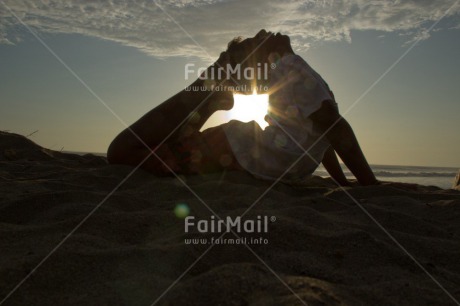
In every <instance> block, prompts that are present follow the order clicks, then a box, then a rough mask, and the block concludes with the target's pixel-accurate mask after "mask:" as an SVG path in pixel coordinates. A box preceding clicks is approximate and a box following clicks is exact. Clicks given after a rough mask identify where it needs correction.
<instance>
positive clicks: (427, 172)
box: [314, 165, 459, 189]
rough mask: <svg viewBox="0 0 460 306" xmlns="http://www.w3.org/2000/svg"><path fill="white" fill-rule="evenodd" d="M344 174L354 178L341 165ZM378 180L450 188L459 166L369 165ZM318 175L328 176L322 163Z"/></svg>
mask: <svg viewBox="0 0 460 306" xmlns="http://www.w3.org/2000/svg"><path fill="white" fill-rule="evenodd" d="M342 168H343V169H344V172H345V175H346V176H347V177H349V178H354V177H353V175H352V174H351V173H350V171H348V169H347V168H346V167H345V166H343V165H342ZM371 168H372V170H373V171H374V173H375V176H376V177H377V179H378V180H381V181H392V182H403V183H414V184H420V185H428V186H437V187H441V188H445V189H448V188H452V184H453V182H454V179H455V176H456V175H457V173H458V171H459V168H447V167H420V166H389V165H371ZM314 174H315V175H319V176H323V177H325V176H329V175H328V173H327V172H326V169H324V167H323V166H322V165H320V166H319V167H318V169H317V170H316V171H315V173H314Z"/></svg>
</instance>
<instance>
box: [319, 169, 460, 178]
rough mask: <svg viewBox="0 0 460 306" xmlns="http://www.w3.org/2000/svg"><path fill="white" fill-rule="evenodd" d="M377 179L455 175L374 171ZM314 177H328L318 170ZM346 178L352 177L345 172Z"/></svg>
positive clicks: (453, 173) (450, 175)
mask: <svg viewBox="0 0 460 306" xmlns="http://www.w3.org/2000/svg"><path fill="white" fill-rule="evenodd" d="M374 174H375V176H377V177H450V178H454V177H455V175H456V174H457V173H455V172H452V173H449V172H392V171H374ZM315 175H319V176H329V174H328V173H327V172H326V171H322V170H318V171H316V172H315ZM345 175H346V176H353V174H351V173H350V172H348V171H346V172H345Z"/></svg>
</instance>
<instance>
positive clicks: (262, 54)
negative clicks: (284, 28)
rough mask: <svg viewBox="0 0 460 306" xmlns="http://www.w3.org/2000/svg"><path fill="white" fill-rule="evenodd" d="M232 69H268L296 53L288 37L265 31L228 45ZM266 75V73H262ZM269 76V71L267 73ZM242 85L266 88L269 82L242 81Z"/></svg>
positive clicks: (234, 40)
mask: <svg viewBox="0 0 460 306" xmlns="http://www.w3.org/2000/svg"><path fill="white" fill-rule="evenodd" d="M226 53H227V54H228V57H229V62H230V64H231V66H232V67H235V66H237V65H238V64H239V65H241V69H246V68H248V67H252V68H253V69H256V71H257V69H268V70H270V65H271V64H273V63H275V64H276V62H277V61H278V60H279V58H281V57H282V56H284V55H285V54H290V53H294V51H293V50H292V47H291V42H290V39H289V37H288V36H286V35H281V34H280V33H277V34H273V33H272V32H267V31H265V30H261V31H259V32H258V33H257V34H256V35H255V36H254V37H252V38H246V39H242V38H241V37H237V38H235V39H233V40H232V41H230V42H229V43H228V47H227V51H226ZM262 73H263V74H264V75H265V71H263V72H262ZM267 73H268V74H269V71H267ZM241 81H242V82H241V83H245V84H246V85H247V84H249V83H250V84H252V85H262V86H265V85H267V83H268V80H261V79H259V80H257V82H255V80H241Z"/></svg>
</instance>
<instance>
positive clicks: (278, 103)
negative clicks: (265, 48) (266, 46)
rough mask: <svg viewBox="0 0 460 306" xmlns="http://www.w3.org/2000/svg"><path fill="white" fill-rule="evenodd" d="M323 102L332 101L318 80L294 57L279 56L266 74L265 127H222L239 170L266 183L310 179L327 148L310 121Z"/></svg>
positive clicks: (253, 124) (235, 123)
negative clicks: (279, 179) (282, 179)
mask: <svg viewBox="0 0 460 306" xmlns="http://www.w3.org/2000/svg"><path fill="white" fill-rule="evenodd" d="M325 100H331V101H334V98H333V95H332V93H331V91H330V90H329V87H328V85H327V84H326V82H325V81H324V80H323V79H322V78H321V76H320V75H319V74H318V73H317V72H316V71H314V70H313V69H312V68H311V67H310V65H308V64H307V63H306V62H305V61H304V60H303V59H302V58H301V57H300V56H298V55H294V54H291V55H287V56H284V57H282V58H281V59H280V61H279V62H278V63H277V66H276V68H275V69H273V70H272V71H271V75H270V97H269V109H268V113H267V121H268V123H269V126H267V127H266V128H265V130H262V129H261V128H260V127H259V126H258V124H257V123H256V122H254V121H251V122H248V123H243V122H239V121H235V120H233V121H230V122H229V123H228V124H226V125H225V127H224V130H225V133H226V135H227V138H228V141H229V143H230V146H231V148H232V150H233V152H234V154H235V157H236V158H237V160H238V162H239V163H240V165H241V166H242V167H243V168H245V169H246V170H247V171H248V172H250V173H252V174H253V175H254V176H256V177H259V178H263V179H268V180H276V179H278V178H279V177H281V176H282V175H283V174H284V180H285V181H298V180H302V179H305V178H308V177H309V176H311V174H312V173H313V172H314V171H315V170H316V168H317V166H318V164H319V163H321V161H322V159H323V156H324V153H325V152H326V150H327V149H328V147H329V146H330V144H329V142H328V141H327V139H326V138H325V136H324V135H323V133H322V131H321V130H319V129H318V128H317V127H316V125H315V124H314V123H313V121H312V120H311V119H310V118H309V117H310V115H311V114H313V113H314V112H316V111H317V110H319V108H320V107H321V105H322V102H323V101H325ZM299 145H300V146H301V147H302V148H303V149H302V148H300V147H299ZM305 151H308V154H305ZM302 156H303V157H302ZM296 161H297V162H296Z"/></svg>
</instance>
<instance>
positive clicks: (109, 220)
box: [0, 132, 460, 305]
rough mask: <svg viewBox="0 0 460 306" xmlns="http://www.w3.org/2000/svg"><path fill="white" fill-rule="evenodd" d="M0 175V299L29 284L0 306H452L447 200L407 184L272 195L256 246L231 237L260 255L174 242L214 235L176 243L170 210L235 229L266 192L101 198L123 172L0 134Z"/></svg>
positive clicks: (452, 200)
mask: <svg viewBox="0 0 460 306" xmlns="http://www.w3.org/2000/svg"><path fill="white" fill-rule="evenodd" d="M0 165H1V166H0V194H1V199H0V249H1V253H0V254H1V261H0V300H3V299H4V298H5V297H6V296H7V295H8V294H9V293H10V292H11V291H12V290H13V289H14V288H15V287H16V286H17V285H18V283H20V282H21V281H22V280H23V279H24V278H25V277H27V276H28V275H29V276H30V277H29V278H27V279H26V280H25V281H24V282H23V283H22V284H21V286H19V287H17V289H16V290H15V291H14V292H13V293H12V294H11V295H9V297H8V298H7V299H6V300H4V304H2V305H151V304H152V303H154V302H156V305H303V304H302V303H305V304H308V305H338V304H340V305H455V302H454V300H453V299H457V301H458V300H460V260H459V258H460V192H459V191H455V190H442V189H439V188H436V187H428V186H413V185H405V184H400V185H391V184H390V185H382V186H373V187H359V186H356V187H352V188H347V189H346V190H345V191H344V190H342V189H340V188H337V186H335V185H334V184H333V183H332V182H331V181H330V180H328V179H321V178H313V179H312V180H310V181H308V182H305V184H303V185H299V186H289V185H286V184H282V183H280V184H277V185H276V186H274V187H273V188H272V189H271V190H270V191H269V192H268V193H267V194H266V195H265V196H264V197H262V198H261V199H260V201H259V202H258V203H257V204H256V205H255V206H254V207H253V208H252V209H251V210H250V212H249V213H248V215H247V216H246V219H251V218H252V219H256V218H257V216H270V217H272V216H274V217H275V218H276V221H274V222H271V221H270V224H269V225H268V227H269V231H268V233H261V234H259V233H253V234H247V233H240V234H239V235H240V236H245V237H253V238H257V237H263V238H264V239H267V240H268V244H261V245H251V246H249V248H248V247H245V246H243V245H214V246H212V248H210V249H208V248H209V245H193V244H185V243H184V239H186V238H191V237H199V238H210V237H211V236H213V237H215V236H216V234H201V233H199V232H198V231H197V230H194V231H193V232H192V233H185V232H184V220H183V219H181V218H178V217H176V215H175V214H174V208H175V207H176V205H177V204H179V203H185V204H187V205H188V206H189V207H190V215H193V216H195V217H196V218H197V219H208V220H209V219H210V216H211V213H210V211H209V210H208V209H207V208H206V206H205V205H204V204H203V202H204V203H206V205H208V206H209V207H210V208H212V210H214V211H215V212H216V213H217V214H218V215H219V216H221V217H227V216H233V217H236V216H238V215H240V214H242V213H243V212H244V211H245V210H246V209H247V208H248V207H249V206H250V205H252V204H253V203H254V201H256V199H258V198H259V197H260V196H261V195H262V194H263V193H264V192H265V191H266V190H267V188H269V187H270V185H271V183H270V182H265V181H260V180H256V179H254V178H252V177H251V176H249V175H247V174H245V173H238V172H228V173H219V174H212V175H206V176H187V177H182V179H183V180H184V181H185V182H186V183H187V186H189V187H185V186H184V185H183V184H182V183H181V182H180V181H179V180H178V179H177V178H173V177H168V178H160V177H155V176H153V175H151V174H149V173H146V172H144V171H141V170H139V171H136V172H135V173H134V174H132V175H131V176H130V177H129V179H127V180H126V182H125V183H124V184H122V185H121V186H119V188H118V189H117V190H116V191H115V192H113V194H112V195H111V196H110V197H107V195H108V194H109V193H111V192H112V191H113V190H114V188H116V187H117V186H118V185H119V183H120V182H121V181H122V180H123V179H124V178H125V177H126V176H127V175H129V174H130V172H131V171H132V168H130V167H126V166H113V165H108V164H107V162H106V160H105V159H104V158H103V157H97V156H93V155H85V156H78V155H72V154H64V153H60V152H55V151H51V150H46V149H44V148H42V147H40V146H38V145H36V144H35V143H33V142H31V141H30V140H28V139H26V138H24V137H22V136H19V135H15V134H9V133H3V132H2V133H1V134H0ZM189 188H190V189H189ZM194 193H195V194H194ZM347 193H348V194H349V195H351V196H352V197H353V198H354V199H356V200H357V201H358V203H356V202H354V200H352V199H351V198H350V197H349V195H348V194H347ZM197 196H198V197H199V199H198V198H197ZM358 204H359V205H358ZM360 207H362V209H361V208H360ZM95 208H97V209H96V210H94V209H95ZM363 209H364V210H365V211H367V212H368V213H369V214H370V215H371V216H372V217H373V218H375V220H377V221H378V222H379V223H380V224H381V225H382V226H383V228H384V229H385V231H387V232H388V233H389V234H391V235H392V237H394V238H395V239H396V240H397V241H398V243H400V245H401V246H402V247H403V248H404V249H405V250H406V251H407V252H408V253H409V254H410V256H413V258H414V259H416V260H417V262H419V263H420V264H421V265H422V267H423V269H425V271H426V272H427V273H426V272H425V271H424V270H423V269H422V268H421V267H419V266H418V265H417V264H416V263H415V262H414V261H413V260H412V259H411V257H410V256H409V255H408V254H406V252H405V251H404V250H402V248H401V247H400V246H398V245H397V244H396V243H395V241H393V240H392V239H391V238H389V236H388V235H387V234H386V233H385V231H384V230H383V229H382V228H380V227H379V226H378V225H376V223H375V222H374V221H373V220H372V219H371V218H370V217H369V215H367V214H366V213H365V212H364V211H363ZM92 211H93V214H92V215H90V216H89V217H88V215H89V214H90V213H91V212H92ZM85 218H86V219H85ZM82 220H84V221H85V222H83V223H81V222H82ZM79 224H80V226H79V227H78V228H77V229H76V230H75V231H74V232H73V233H72V235H70V236H68V234H69V233H71V232H72V231H73V230H74V229H75V227H76V226H77V225H79ZM66 237H67V239H66V240H65V241H64V243H62V244H61V245H59V243H60V242H62V241H63V239H65V238H66ZM224 238H235V236H233V234H232V233H228V234H225V236H224ZM58 245H59V247H58V248H56V246H58ZM53 250H54V251H53ZM52 251H53V253H51V255H49V254H50V252H52ZM204 252H206V253H204ZM203 253H204V255H203ZM47 256H48V257H47ZM44 258H46V260H45V261H43V259H44ZM41 262H42V264H41V265H40V266H38V268H36V267H37V265H38V264H39V263H41ZM193 263H195V264H194V265H193V266H192V267H191V265H192V264H193ZM190 267H191V268H190ZM35 268H36V269H35ZM34 269H35V270H34ZM31 271H33V273H32V274H30V272H31ZM428 274H429V275H428ZM430 275H431V276H430ZM431 277H433V278H434V279H435V280H436V282H438V283H439V284H437V283H436V282H435V281H434V280H433V279H432V278H431ZM178 278H179V280H178ZM176 280H178V281H176ZM440 286H442V287H443V288H444V289H441V288H440ZM446 291H447V292H448V293H449V294H450V295H451V297H450V296H449V294H448V293H446ZM301 300H302V301H301Z"/></svg>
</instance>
